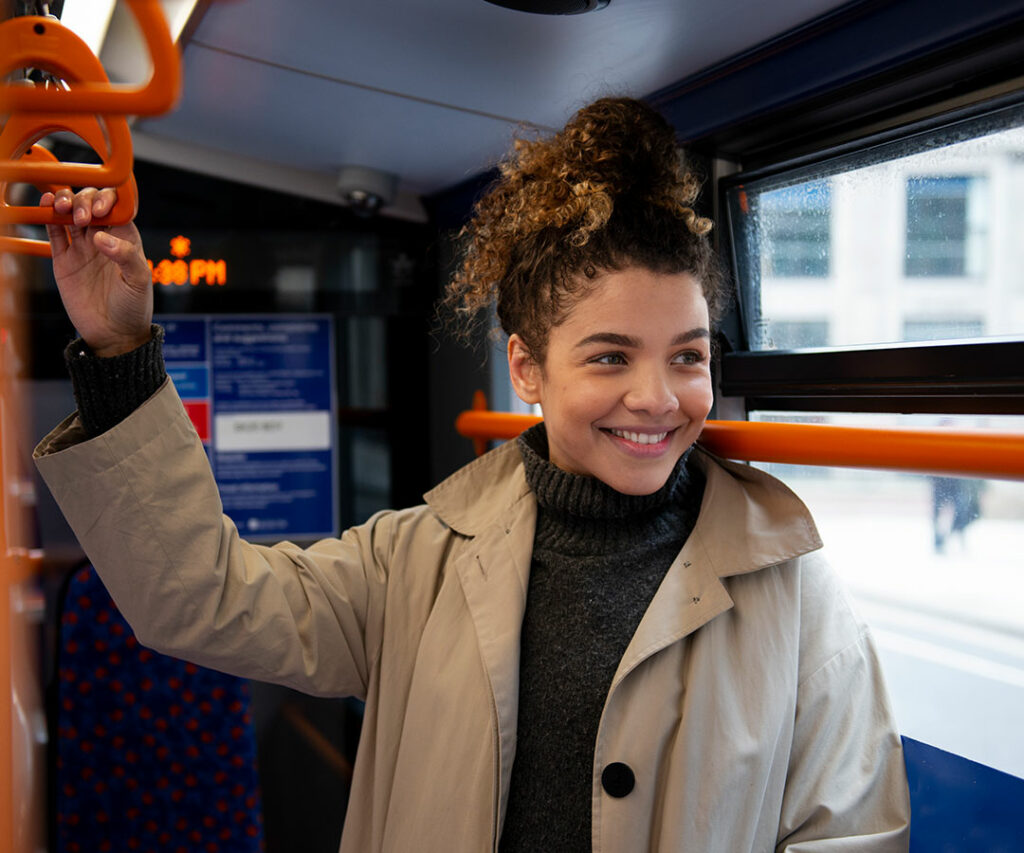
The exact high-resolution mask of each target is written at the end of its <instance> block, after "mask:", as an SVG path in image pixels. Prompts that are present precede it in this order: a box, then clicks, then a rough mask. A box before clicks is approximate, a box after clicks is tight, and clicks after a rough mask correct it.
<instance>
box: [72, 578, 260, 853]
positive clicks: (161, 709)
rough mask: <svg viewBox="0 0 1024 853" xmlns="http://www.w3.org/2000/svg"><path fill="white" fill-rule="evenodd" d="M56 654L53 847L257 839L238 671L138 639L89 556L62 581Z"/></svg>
mask: <svg viewBox="0 0 1024 853" xmlns="http://www.w3.org/2000/svg"><path fill="white" fill-rule="evenodd" d="M58 663H59V667H58V687H57V691H56V702H57V709H56V716H57V743H56V779H55V785H56V791H55V795H56V820H57V825H56V830H55V843H56V850H57V851H58V853H105V851H116V853H124V851H140V853H147V851H153V853H157V851H158V853H252V851H259V850H261V849H262V844H263V841H262V835H263V833H262V819H261V808H260V796H259V783H258V777H257V773H256V740H255V736H254V732H253V727H252V721H251V715H250V708H249V704H250V700H249V686H248V684H247V683H246V682H245V681H243V680H241V679H238V678H234V677H232V676H228V675H225V674H223V673H220V672H214V671H213V670H209V669H204V668H203V667H199V666H196V665H195V664H191V663H186V662H185V661H182V660H178V659H177V658H171V657H167V656H166V655H161V654H157V653H156V652H154V651H151V650H150V649H146V648H144V647H142V646H141V645H139V643H138V641H137V640H136V638H135V635H134V634H133V632H132V630H131V628H130V627H129V626H128V623H127V622H125V620H124V618H123V617H122V616H121V614H120V613H119V612H118V610H117V608H116V607H115V605H114V603H113V601H112V600H111V598H110V596H109V594H108V593H107V591H106V589H105V588H104V587H103V584H102V583H101V581H100V580H99V577H98V576H97V575H96V572H95V570H93V569H92V568H91V567H89V568H84V569H80V570H78V571H76V572H75V573H74V575H73V576H72V577H71V579H70V581H69V584H68V588H67V593H66V595H65V598H64V605H63V613H62V614H61V624H60V646H59V661H58Z"/></svg>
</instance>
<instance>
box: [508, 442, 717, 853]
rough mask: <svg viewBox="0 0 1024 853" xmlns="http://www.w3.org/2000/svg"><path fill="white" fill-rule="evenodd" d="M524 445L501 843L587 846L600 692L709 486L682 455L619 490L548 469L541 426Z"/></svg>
mask: <svg viewBox="0 0 1024 853" xmlns="http://www.w3.org/2000/svg"><path fill="white" fill-rule="evenodd" d="M519 448H520V452H521V453H522V456H523V462H524V464H525V467H526V478H527V481H528V483H529V485H530V488H531V489H532V490H533V492H534V494H535V495H536V496H537V503H538V515H537V531H536V534H535V538H534V546H533V560H532V562H531V565H530V584H529V590H528V594H527V599H526V613H525V615H524V618H523V627H522V635H521V641H520V643H521V659H520V667H519V718H518V728H517V739H516V757H515V762H514V764H513V765H512V783H511V789H510V792H509V801H508V809H507V812H506V815H505V823H504V827H503V829H502V835H501V845H500V849H501V851H502V853H527V851H529V853H537V851H558V853H572V852H573V851H580V853H584V851H589V850H590V849H591V838H590V834H591V827H590V824H591V784H592V782H591V780H592V774H593V761H594V746H595V742H596V740H597V729H598V725H599V723H600V720H601V713H602V711H603V709H604V702H605V698H606V696H607V695H608V689H609V687H610V686H611V681H612V677H613V676H614V674H615V670H616V668H617V667H618V663H619V660H620V659H621V657H622V655H623V653H624V652H625V650H626V646H627V645H628V644H629V641H630V639H632V637H633V634H634V632H635V631H636V628H637V626H638V625H639V624H640V619H641V617H642V616H643V614H644V612H645V611H646V609H647V605H648V604H649V603H650V601H651V599H652V598H653V597H654V593H655V591H656V590H657V588H658V585H659V584H660V583H661V580H662V578H663V577H664V575H665V572H666V571H667V569H668V567H669V565H670V564H671V562H672V560H673V559H674V558H675V556H676V554H678V553H679V551H680V549H681V548H682V546H683V543H684V542H685V541H686V538H687V537H688V536H689V534H690V531H691V530H692V529H693V525H694V523H695V522H696V519H697V513H698V511H699V509H700V501H701V497H702V495H703V490H704V483H703V479H702V478H701V476H700V474H699V473H698V472H697V471H695V470H692V468H691V467H688V466H687V465H686V456H684V457H683V458H682V459H681V460H680V461H679V463H678V464H677V465H676V467H675V469H674V470H673V472H672V474H671V475H670V476H669V478H668V480H667V481H666V483H665V485H664V486H663V487H662V488H661V489H659V490H658V491H657V492H655V493H654V494H651V495H642V496H632V495H623V494H621V493H619V492H617V491H615V490H614V489H612V488H611V487H609V486H607V485H605V484H604V483H603V482H601V481H600V480H597V479H595V478H592V477H582V476H578V475H575V474H569V473H567V472H565V471H562V470H561V469H559V468H557V467H555V466H554V465H552V464H551V463H550V462H549V461H548V458H547V457H548V446H547V435H546V433H545V431H544V426H543V424H539V425H538V426H536V427H534V428H532V429H530V430H528V431H527V432H526V433H524V434H523V435H522V436H520V438H519ZM600 770H601V768H598V771H599V772H600Z"/></svg>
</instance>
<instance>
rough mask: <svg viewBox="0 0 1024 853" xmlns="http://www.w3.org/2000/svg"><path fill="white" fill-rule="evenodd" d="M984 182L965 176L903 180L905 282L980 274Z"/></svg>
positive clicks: (918, 177)
mask: <svg viewBox="0 0 1024 853" xmlns="http://www.w3.org/2000/svg"><path fill="white" fill-rule="evenodd" d="M986 189H987V187H986V181H985V179H984V178H982V177H970V176H965V175H947V176H912V177H909V178H908V179H907V253H906V262H905V266H904V271H905V273H906V275H907V276H966V275H979V274H981V273H982V272H984V270H983V268H982V258H983V255H984V246H983V242H984V239H985V232H986V230H987V229H986V227H985V213H986V209H987V204H986V202H985V195H986Z"/></svg>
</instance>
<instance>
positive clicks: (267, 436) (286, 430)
mask: <svg viewBox="0 0 1024 853" xmlns="http://www.w3.org/2000/svg"><path fill="white" fill-rule="evenodd" d="M214 437H215V445H214V446H215V447H216V449H217V450H218V452H221V453H231V452H236V453H245V452H258V451H260V450H329V449H330V447H331V414H330V412H267V413H266V414H258V413H256V414H253V413H246V414H244V415H217V417H216V418H215V419H214Z"/></svg>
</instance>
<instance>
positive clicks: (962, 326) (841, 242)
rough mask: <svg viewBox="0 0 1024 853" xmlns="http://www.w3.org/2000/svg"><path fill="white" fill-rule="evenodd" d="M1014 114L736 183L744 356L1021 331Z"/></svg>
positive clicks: (1019, 137) (1023, 117) (1018, 151)
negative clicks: (746, 349)
mask: <svg viewBox="0 0 1024 853" xmlns="http://www.w3.org/2000/svg"><path fill="white" fill-rule="evenodd" d="M1022 192H1024V111H1021V110H1016V111H1010V112H1008V113H1006V114H1003V115H1000V116H999V117H998V118H988V119H986V120H984V121H975V122H971V123H968V124H966V125H965V126H961V127H958V128H956V129H955V130H950V131H946V132H944V133H941V134H931V135H928V136H926V137H923V138H915V139H913V140H910V141H901V142H899V143H890V144H887V145H883V146H881V147H878V148H874V149H871V150H869V151H865V152H860V153H858V154H856V155H848V156H844V157H840V158H837V159H836V160H833V161H831V162H829V163H827V164H821V165H818V166H816V167H812V168H804V169H800V170H797V171H795V172H794V171H787V172H786V173H784V174H781V175H770V176H765V177H761V178H757V177H754V178H752V179H746V180H743V181H742V182H738V183H736V184H734V185H732V186H731V187H730V189H729V190H728V193H727V200H728V210H729V216H730V221H731V223H732V226H733V232H734V244H735V249H736V254H735V259H736V272H737V277H738V279H739V280H740V283H741V286H742V292H743V307H744V309H745V317H744V320H745V321H746V325H747V330H748V336H749V337H748V340H749V344H750V349H752V350H793V349H804V348H817V347H838V346H854V345H856V346H859V345H864V344H880V343H889V342H900V341H932V340H945V339H954V338H982V337H994V336H1004V335H1019V334H1021V333H1022V332H1024V254H1022V247H1021V242H1020V240H1019V235H1020V234H1022V233H1024V212H1022V210H1021V205H1020V204H1019V199H1020V196H1021V193H1022Z"/></svg>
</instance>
